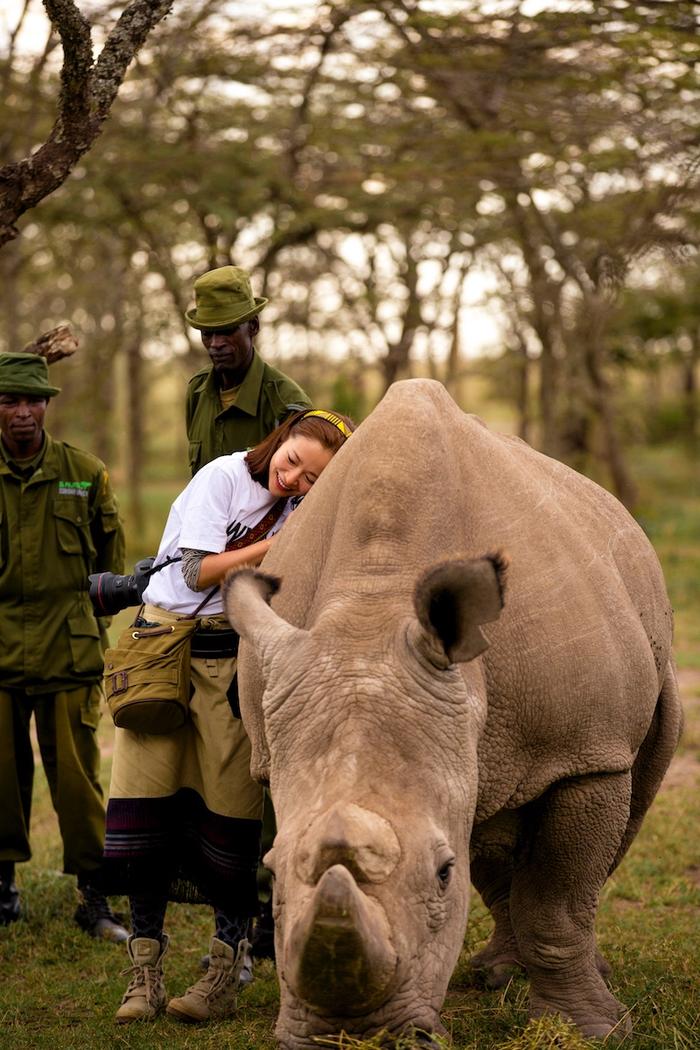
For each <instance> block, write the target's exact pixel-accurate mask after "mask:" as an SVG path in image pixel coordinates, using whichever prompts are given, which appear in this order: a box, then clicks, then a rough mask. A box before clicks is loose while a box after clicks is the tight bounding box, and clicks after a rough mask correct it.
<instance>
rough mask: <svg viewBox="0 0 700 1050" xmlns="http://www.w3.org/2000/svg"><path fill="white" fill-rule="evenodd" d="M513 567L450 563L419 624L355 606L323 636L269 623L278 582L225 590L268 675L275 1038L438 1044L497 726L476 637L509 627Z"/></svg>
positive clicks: (321, 626)
mask: <svg viewBox="0 0 700 1050" xmlns="http://www.w3.org/2000/svg"><path fill="white" fill-rule="evenodd" d="M505 565H506V562H505V558H504V557H502V556H501V555H488V556H486V557H484V558H480V559H460V560H455V561H450V562H443V563H440V564H439V565H437V566H434V567H432V568H430V569H428V570H427V571H425V572H424V573H423V574H422V575H421V576H420V577H419V579H418V580H417V582H416V583H415V585H414V590H413V608H411V603H410V601H406V600H405V601H404V602H403V606H402V608H399V609H397V608H396V606H395V605H394V607H392V608H391V609H389V610H387V608H386V605H385V603H384V602H383V601H382V600H379V599H378V598H377V596H376V595H375V596H372V595H370V594H365V596H364V599H360V598H359V597H358V596H357V595H356V596H354V598H353V599H352V600H349V601H348V600H347V599H344V600H343V601H339V602H329V603H328V604H327V605H326V607H325V608H324V609H322V611H321V613H320V615H319V616H318V617H317V618H316V621H315V623H314V625H313V627H312V629H311V630H309V631H307V630H302V629H300V628H297V627H293V626H291V625H290V624H289V623H287V622H286V621H285V620H283V619H282V618H281V617H279V616H278V615H277V613H276V612H274V611H273V610H272V609H271V608H270V606H269V604H268V602H269V600H270V598H271V596H272V594H273V593H274V592H275V590H276V589H277V586H278V581H277V580H276V579H275V578H274V577H270V576H267V575H265V574H263V573H260V572H257V571H253V570H249V569H244V570H242V571H239V572H238V573H235V574H233V575H231V576H229V577H228V578H227V580H226V582H225V585H224V586H225V608H226V611H227V614H228V617H229V619H230V620H231V623H232V624H233V626H234V627H235V629H236V630H237V631H238V632H239V634H240V635H241V637H242V638H243V639H245V641H247V642H248V643H249V644H250V646H252V649H253V651H254V654H255V658H256V662H257V665H258V666H259V668H260V671H261V674H262V683H263V691H262V697H261V700H258V703H259V704H261V707H262V725H263V726H264V737H265V740H264V743H262V742H258V749H260V747H263V748H266V749H267V752H268V753H269V780H270V787H271V791H272V796H273V800H274V804H275V811H276V815H277V826H278V833H277V837H276V839H275V843H274V847H273V849H272V850H271V851H270V852H269V853H268V854H267V856H266V858H265V863H266V864H267V865H268V866H269V867H270V868H271V869H272V871H273V873H274V876H275V889H274V915H275V944H276V954H277V966H278V973H279V977H280V986H281V1009H280V1016H279V1019H278V1025H277V1036H278V1039H279V1041H280V1044H281V1045H282V1046H283V1047H286V1048H289V1050H301V1048H305V1047H312V1046H316V1045H318V1043H317V1042H315V1041H314V1037H319V1036H324V1035H331V1034H334V1033H338V1032H340V1031H343V1030H344V1031H346V1032H351V1033H354V1034H357V1035H362V1036H369V1035H371V1034H373V1033H375V1032H378V1031H381V1030H383V1029H387V1030H388V1031H390V1032H392V1033H400V1032H406V1031H413V1032H423V1033H426V1035H425V1038H426V1041H427V1042H429V1041H430V1034H431V1033H435V1032H440V1031H442V1026H441V1023H440V1017H439V1012H440V1009H441V1006H442V1003H443V1000H444V997H445V993H446V990H447V984H448V981H449V978H450V975H451V973H452V970H453V968H454V965H455V963H456V960H457V958H458V955H459V952H460V949H461V947H462V943H463V939H464V930H465V925H466V918H467V909H468V895H469V835H470V830H471V822H472V818H473V814H474V808H475V804H476V793H477V783H478V776H477V745H478V740H479V735H480V732H481V729H482V727H483V725H484V722H485V717H486V702H485V684H484V680H483V670H482V667H481V661H478V660H475V657H477V656H478V655H479V654H480V653H481V652H482V651H483V650H484V649H485V648H486V645H487V643H486V640H485V639H484V636H483V634H482V633H481V631H480V630H479V624H481V623H486V622H488V621H492V620H495V619H496V618H497V617H498V616H499V614H500V610H501V608H502V595H503V581H504V574H505ZM457 664H460V665H461V666H460V667H459V668H458V667H457V666H456V665H457ZM246 685H247V681H246V678H245V676H244V680H243V681H242V683H241V687H242V690H244V691H245V689H246ZM258 757H259V756H258ZM254 761H255V759H254ZM259 764H260V763H259ZM262 764H265V763H262Z"/></svg>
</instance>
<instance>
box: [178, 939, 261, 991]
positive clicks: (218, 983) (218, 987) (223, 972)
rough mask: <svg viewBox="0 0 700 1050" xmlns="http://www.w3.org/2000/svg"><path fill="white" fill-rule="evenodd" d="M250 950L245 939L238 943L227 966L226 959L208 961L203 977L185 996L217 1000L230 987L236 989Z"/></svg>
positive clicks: (248, 943)
mask: <svg viewBox="0 0 700 1050" xmlns="http://www.w3.org/2000/svg"><path fill="white" fill-rule="evenodd" d="M249 949H250V942H249V941H247V940H245V938H244V939H243V940H241V941H239V942H238V946H237V948H236V953H235V955H234V958H233V963H232V965H231V966H229V964H228V962H227V960H226V959H220V958H215V959H210V961H209V969H208V970H207V972H206V973H205V974H204V976H203V977H200V979H199V980H198V981H197V983H196V984H193V985H192V987H191V988H188V989H187V993H186V994H187V995H196V996H199V998H200V999H209V1000H212V999H218V998H219V996H221V995H222V994H223V993H224V992H226V991H228V990H229V989H230V988H231V987H233V988H234V989H236V988H238V985H239V983H240V977H241V970H242V969H243V963H244V962H245V955H246V952H247V951H248V950H249Z"/></svg>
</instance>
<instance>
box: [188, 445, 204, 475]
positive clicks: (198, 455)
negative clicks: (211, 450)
mask: <svg viewBox="0 0 700 1050" xmlns="http://www.w3.org/2000/svg"><path fill="white" fill-rule="evenodd" d="M201 460H202V442H201V441H190V444H189V461H190V470H191V472H192V473H193V474H194V473H195V472H196V471H198V470H199V468H200V466H201V465H202V464H201Z"/></svg>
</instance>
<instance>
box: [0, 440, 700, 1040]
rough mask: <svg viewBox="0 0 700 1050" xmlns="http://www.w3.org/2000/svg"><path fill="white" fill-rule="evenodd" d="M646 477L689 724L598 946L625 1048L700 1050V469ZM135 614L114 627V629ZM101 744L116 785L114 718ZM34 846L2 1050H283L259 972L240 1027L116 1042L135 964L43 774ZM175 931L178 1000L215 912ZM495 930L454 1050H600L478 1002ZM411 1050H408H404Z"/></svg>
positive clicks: (450, 1013)
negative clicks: (621, 1011)
mask: <svg viewBox="0 0 700 1050" xmlns="http://www.w3.org/2000/svg"><path fill="white" fill-rule="evenodd" d="M636 466H637V477H638V479H639V481H640V488H641V492H642V501H641V504H640V514H639V520H640V522H641V524H642V525H643V527H644V528H645V530H646V531H647V533H648V534H649V536H650V537H651V539H652V541H653V542H654V544H655V546H656V548H657V550H658V552H659V555H660V557H661V560H662V563H663V565H664V568H665V571H666V574H667V579H668V583H669V590H670V592H671V595H672V599H673V603H674V607H675V609H676V628H677V655H678V662H679V666H680V667H681V669H682V682H683V687H684V697H685V703H686V711H687V725H686V730H685V733H684V737H683V740H682V742H681V746H680V748H679V752H678V756H677V758H676V760H675V762H674V766H673V768H672V773H671V775H670V776H669V778H668V779H667V783H666V786H665V787H664V789H662V791H661V793H660V794H659V796H658V798H657V800H656V802H655V803H654V806H653V807H652V809H651V811H650V813H649V815H648V817H647V820H646V821H645V824H644V826H643V828H642V831H641V833H640V835H639V836H638V838H637V840H636V842H635V843H634V845H633V847H632V849H631V851H630V854H629V856H628V857H627V858H626V860H625V862H624V864H623V865H622V866H621V868H620V869H619V870H618V871H617V872H616V873H615V875H614V877H613V878H612V879H611V880H610V881H609V882H608V884H607V885H606V887H605V889H604V892H603V896H602V901H601V906H600V912H599V920H598V937H599V942H600V947H601V950H602V951H603V953H604V954H605V955H606V957H607V958H608V960H609V961H610V962H611V964H612V965H613V974H614V976H613V982H612V987H613V991H614V993H615V994H616V995H617V997H618V998H619V999H621V1000H622V1001H623V1002H625V1003H626V1004H627V1006H628V1007H629V1010H630V1015H631V1019H632V1022H633V1026H634V1033H633V1035H632V1036H629V1037H625V1038H624V1039H623V1041H622V1045H623V1046H624V1047H629V1048H630V1050H694V1048H695V1047H697V1045H698V1037H697V1032H698V1031H699V1030H700V991H699V990H698V979H697V959H698V957H700V922H699V921H698V920H699V918H700V839H699V837H698V834H697V829H698V827H699V826H700V792H699V791H698V786H699V781H700V776H699V771H700V763H698V753H699V751H700V674H699V673H698V669H699V668H700V616H699V615H698V613H699V611H700V483H699V482H698V479H697V477H695V476H694V474H693V469H694V465H693V464H691V463H690V462H689V461H686V460H684V459H683V458H682V457H681V456H679V454H677V453H675V452H673V451H672V450H667V449H656V450H652V451H651V452H646V453H645V454H644V456H643V458H640V459H639V461H638V462H637V464H636ZM165 488H166V487H165V486H158V487H157V489H156V488H154V491H153V492H150V493H149V494H148V505H149V507H150V508H152V510H153V511H156V510H157V511H159V512H162V516H161V522H162V520H164V516H165V511H166V510H167V505H168V498H169V496H168V493H167V492H165V491H164V490H165ZM147 539H148V540H150V539H151V537H150V534H149V536H148V537H147ZM156 540H157V537H156ZM156 540H154V541H153V542H156ZM152 549H153V546H152V544H151V547H150V548H149V549H139V550H135V551H132V552H131V554H132V556H133V557H140V556H143V554H146V553H150V552H152ZM127 615H128V614H125V615H123V616H122V617H121V618H119V622H117V623H115V628H114V629H115V630H118V628H119V626H120V625H121V621H122V620H124V621H125V619H126V616H127ZM99 733H100V742H101V746H102V750H103V768H102V776H103V782H104V784H105V785H107V784H108V782H109V769H110V752H111V740H112V729H111V725H110V723H109V721H108V719H106V718H105V719H103V721H102V724H101V727H100V731H99ZM32 842H33V846H34V856H33V858H32V860H31V861H30V862H29V863H28V864H26V865H22V866H21V867H20V869H19V872H18V875H19V881H20V885H21V890H22V893H23V899H24V905H25V917H24V919H23V920H22V921H21V922H19V923H16V924H15V925H14V926H12V927H9V928H7V929H0V1048H2V1050H102V1048H133V1050H166V1048H167V1050H185V1048H188V1050H214V1048H216V1050H219V1048H221V1047H222V1046H223V1047H227V1048H229V1050H251V1048H255V1050H273V1048H274V1047H275V1041H274V1037H273V1028H274V1022H275V1017H276V1013H277V1003H278V993H277V983H276V978H275V972H274V968H273V966H272V964H271V963H263V964H260V965H259V966H258V967H257V971H256V972H257V980H256V981H255V982H254V983H253V985H252V986H251V987H250V988H249V989H247V990H246V991H245V992H244V993H243V994H242V997H241V1007H240V1011H239V1015H238V1017H237V1019H236V1021H235V1022H223V1023H218V1024H214V1025H211V1026H209V1027H206V1028H189V1027H184V1026H181V1025H179V1024H178V1023H177V1022H175V1021H171V1020H169V1019H167V1018H161V1019H159V1020H158V1022H157V1023H155V1024H153V1025H143V1026H136V1027H125V1028H116V1027H115V1026H114V1024H113V1020H112V1018H113V1014H114V1011H115V1010H116V1008H117V1006H118V1004H119V1001H120V998H121V995H122V992H123V989H124V987H125V985H126V981H127V978H125V977H121V976H120V974H119V971H120V970H121V968H122V967H123V966H124V965H125V963H126V957H125V952H124V950H123V948H119V947H115V946H113V945H109V944H103V943H100V942H95V941H91V940H90V939H89V938H87V937H86V936H85V935H84V934H82V933H81V932H80V931H79V930H78V929H77V927H75V926H74V925H73V923H72V921H71V917H72V912H73V909H74V907H75V898H74V889H73V882H74V880H73V879H71V878H70V877H68V876H63V875H61V874H60V871H61V862H62V858H61V848H60V839H59V836H58V831H57V827H56V822H55V818H54V815H53V811H52V809H51V804H50V799H49V795H48V789H47V786H46V782H45V779H44V776H43V772H42V771H41V769H40V768H38V770H37V777H36V786H35V802H34V814H33V824H32ZM125 903H126V902H125V901H117V902H116V906H117V907H118V908H119V907H120V906H121V907H122V908H124V907H125ZM167 926H168V931H169V933H170V936H171V942H172V946H171V951H170V953H169V955H168V956H167V959H166V975H167V985H168V990H169V992H171V993H172V994H179V993H181V992H182V990H184V989H185V988H186V987H187V985H188V984H189V983H191V982H192V980H193V979H196V977H197V976H198V974H199V958H200V956H201V955H202V953H203V952H204V951H205V950H206V948H207V945H208V942H209V938H210V937H211V933H212V929H211V921H210V915H209V911H208V909H206V908H201V907H191V906H190V907H188V906H184V905H171V906H170V909H169V912H168V921H167ZM490 929H491V923H490V919H489V917H488V914H487V913H486V911H485V909H484V907H483V905H482V904H481V902H480V901H479V900H478V899H477V898H476V897H475V898H474V900H473V902H472V911H471V917H470V923H469V928H468V931H467V936H466V941H465V947H464V951H463V953H462V956H461V958H460V961H459V964H458V966H457V968H456V970H455V973H454V975H453V978H452V981H451V983H450V988H449V992H448V995H447V1000H446V1003H445V1008H444V1010H443V1022H444V1024H445V1027H446V1028H447V1031H448V1033H449V1037H450V1040H451V1044H452V1046H453V1047H454V1050H486V1048H488V1050H589V1048H590V1050H592V1048H593V1047H594V1046H598V1047H599V1046H600V1044H594V1043H592V1042H587V1041H586V1040H584V1039H582V1038H581V1037H580V1035H579V1034H578V1032H577V1031H576V1030H575V1029H573V1028H571V1027H570V1026H568V1025H566V1024H564V1023H563V1022H561V1021H559V1020H557V1019H556V1018H541V1019H539V1020H536V1021H528V1017H527V984H526V982H525V981H524V980H522V979H514V980H513V981H511V982H510V984H508V986H507V987H506V988H505V989H503V990H501V991H498V992H482V991H480V990H479V989H478V988H476V987H475V986H474V985H473V984H472V981H471V977H470V973H469V968H468V965H467V960H468V958H469V956H470V955H471V954H472V953H473V952H474V951H476V950H477V949H478V948H480V947H481V946H482V945H483V944H484V943H485V941H486V940H487V939H488V936H489V932H490ZM320 1045H326V1046H335V1047H336V1050H376V1048H378V1046H379V1041H378V1040H371V1041H359V1040H356V1039H352V1038H350V1037H347V1036H344V1037H341V1038H338V1039H336V1040H335V1041H326V1042H325V1044H320ZM445 1045H448V1044H447V1043H446V1044H445ZM405 1048H406V1042H405V1041H404V1043H403V1046H402V1045H401V1044H399V1045H398V1046H397V1047H396V1048H395V1050H405Z"/></svg>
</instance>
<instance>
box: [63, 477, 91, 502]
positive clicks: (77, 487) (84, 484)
mask: <svg viewBox="0 0 700 1050" xmlns="http://www.w3.org/2000/svg"><path fill="white" fill-rule="evenodd" d="M91 485H92V482H91V481H59V483H58V494H59V496H82V498H83V499H87V497H88V495H89V493H90V486H91Z"/></svg>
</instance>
